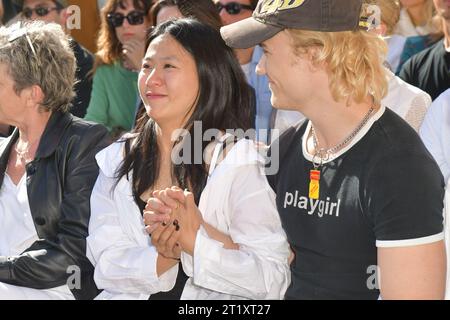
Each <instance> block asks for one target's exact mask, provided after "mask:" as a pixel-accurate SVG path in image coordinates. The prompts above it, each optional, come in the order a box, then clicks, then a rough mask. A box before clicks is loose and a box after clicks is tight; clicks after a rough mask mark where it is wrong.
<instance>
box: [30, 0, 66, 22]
mask: <svg viewBox="0 0 450 320" xmlns="http://www.w3.org/2000/svg"><path fill="white" fill-rule="evenodd" d="M22 14H23V15H24V16H25V18H27V19H30V20H40V21H44V22H47V23H49V22H55V23H58V24H60V25H62V26H64V25H65V23H66V20H67V19H66V17H65V14H66V10H64V9H59V7H58V6H57V5H56V3H55V2H54V1H52V0H25V1H24V2H23V8H22Z"/></svg>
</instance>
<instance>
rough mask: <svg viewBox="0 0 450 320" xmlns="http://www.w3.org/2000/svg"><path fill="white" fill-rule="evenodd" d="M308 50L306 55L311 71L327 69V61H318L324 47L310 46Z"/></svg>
mask: <svg viewBox="0 0 450 320" xmlns="http://www.w3.org/2000/svg"><path fill="white" fill-rule="evenodd" d="M307 50H308V51H307V53H306V54H305V57H306V58H307V60H308V66H309V70H310V71H311V72H317V71H319V70H323V69H326V63H325V62H320V63H317V62H316V60H317V58H318V57H319V55H320V54H321V53H322V48H320V47H310V48H308V49H307Z"/></svg>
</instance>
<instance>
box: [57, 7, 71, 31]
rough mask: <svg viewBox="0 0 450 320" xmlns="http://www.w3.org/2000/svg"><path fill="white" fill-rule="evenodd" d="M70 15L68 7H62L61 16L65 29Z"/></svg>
mask: <svg viewBox="0 0 450 320" xmlns="http://www.w3.org/2000/svg"><path fill="white" fill-rule="evenodd" d="M70 16H71V14H70V13H69V11H67V8H64V9H62V10H61V11H60V12H59V18H60V19H61V24H62V25H63V26H64V29H65V28H66V27H67V19H69V17H70Z"/></svg>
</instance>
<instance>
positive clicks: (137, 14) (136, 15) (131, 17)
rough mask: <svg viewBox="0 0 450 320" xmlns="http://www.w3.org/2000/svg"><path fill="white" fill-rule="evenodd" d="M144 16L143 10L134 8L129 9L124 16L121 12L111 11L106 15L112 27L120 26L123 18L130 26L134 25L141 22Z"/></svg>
mask: <svg viewBox="0 0 450 320" xmlns="http://www.w3.org/2000/svg"><path fill="white" fill-rule="evenodd" d="M144 17H145V13H144V12H142V11H136V10H134V11H131V12H130V13H128V14H127V15H126V16H125V15H123V14H122V13H118V12H111V13H108V15H107V18H108V21H109V23H110V24H111V26H113V27H114V28H118V27H120V26H122V25H123V21H124V20H125V18H126V19H127V21H128V23H129V24H130V25H132V26H136V25H138V24H143V23H144Z"/></svg>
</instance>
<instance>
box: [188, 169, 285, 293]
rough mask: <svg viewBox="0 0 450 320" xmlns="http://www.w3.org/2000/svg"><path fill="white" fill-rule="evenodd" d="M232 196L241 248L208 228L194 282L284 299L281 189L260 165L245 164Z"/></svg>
mask: <svg viewBox="0 0 450 320" xmlns="http://www.w3.org/2000/svg"><path fill="white" fill-rule="evenodd" d="M240 169H241V170H240V172H239V174H237V175H236V177H237V178H236V179H235V180H234V181H233V185H232V188H231V190H232V192H231V195H230V199H229V208H230V211H231V217H230V226H229V235H230V236H231V238H232V239H233V241H234V242H235V243H237V244H239V246H240V249H239V250H228V249H224V248H223V245H222V243H221V242H218V241H215V240H213V239H211V238H209V236H208V234H207V233H206V231H205V230H204V229H203V228H200V230H199V232H198V233H197V238H196V242H195V248H194V257H193V259H194V277H193V281H194V284H196V285H198V286H201V287H204V288H207V289H210V290H214V291H218V292H222V293H226V294H231V295H236V296H240V297H244V298H249V299H283V297H284V293H285V291H286V289H287V287H288V286H289V283H290V270H289V265H288V257H289V245H288V243H287V240H286V235H285V233H284V231H283V229H282V226H281V221H280V218H279V215H278V212H277V209H276V205H275V194H274V193H273V191H272V189H271V188H270V186H269V184H268V183H267V180H266V177H265V176H264V175H262V173H260V171H259V169H258V168H257V167H256V166H244V167H241V168H240Z"/></svg>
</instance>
